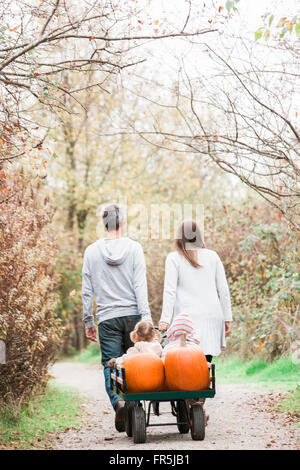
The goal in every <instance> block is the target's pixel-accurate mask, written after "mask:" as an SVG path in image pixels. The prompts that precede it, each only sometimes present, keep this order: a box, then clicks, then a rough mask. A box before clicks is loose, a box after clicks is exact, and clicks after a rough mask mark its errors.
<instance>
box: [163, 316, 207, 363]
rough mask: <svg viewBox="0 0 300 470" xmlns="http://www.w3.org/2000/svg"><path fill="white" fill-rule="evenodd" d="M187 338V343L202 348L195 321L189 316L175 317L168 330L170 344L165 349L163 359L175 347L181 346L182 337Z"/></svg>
mask: <svg viewBox="0 0 300 470" xmlns="http://www.w3.org/2000/svg"><path fill="white" fill-rule="evenodd" d="M183 334H184V335H185V336H186V342H187V343H188V344H189V343H190V344H195V345H197V346H200V340H199V337H198V335H197V332H196V330H195V328H194V324H193V321H192V319H191V317H190V315H189V314H187V313H181V314H179V315H177V316H176V317H175V319H174V320H173V322H172V324H171V326H170V328H169V329H168V330H167V333H166V335H167V339H168V342H167V344H166V346H165V347H164V349H163V353H162V358H163V359H164V358H165V356H166V354H167V352H168V351H169V350H170V349H171V348H174V347H175V346H180V339H181V337H182V335H183Z"/></svg>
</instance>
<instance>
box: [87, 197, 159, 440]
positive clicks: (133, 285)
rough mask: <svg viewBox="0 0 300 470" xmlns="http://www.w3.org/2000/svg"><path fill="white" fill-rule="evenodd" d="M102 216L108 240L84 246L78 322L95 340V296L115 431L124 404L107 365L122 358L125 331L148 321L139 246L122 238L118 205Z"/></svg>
mask: <svg viewBox="0 0 300 470" xmlns="http://www.w3.org/2000/svg"><path fill="white" fill-rule="evenodd" d="M102 218H103V223H104V226H105V228H106V230H107V237H106V238H102V239H101V238H100V239H99V240H97V241H96V242H95V243H92V244H91V245H89V246H88V247H87V249H86V250H85V253H84V261H83V268H82V303H83V321H84V323H85V328H86V336H87V338H89V339H90V340H91V341H97V336H96V327H95V323H94V316H93V299H94V297H95V300H96V305H97V310H96V318H97V323H98V332H99V340H100V349H101V354H102V364H103V367H104V377H105V388H106V392H107V394H108V396H109V398H110V401H111V404H112V406H113V407H114V409H115V411H116V415H115V424H116V428H117V430H118V431H124V430H125V423H124V421H125V420H124V417H125V406H124V405H125V404H124V401H123V400H120V398H119V397H118V395H116V394H115V393H113V392H112V390H111V389H110V369H109V367H107V362H108V361H109V360H110V359H111V358H113V357H119V356H121V355H122V354H124V353H125V352H126V350H127V349H128V348H129V347H130V346H132V342H131V340H130V337H129V333H130V332H131V331H132V330H133V329H134V327H135V325H136V323H137V322H138V321H140V320H141V319H143V320H151V313H150V309H149V304H148V293H147V280H146V264H145V258H144V253H143V249H142V247H141V245H140V244H139V243H138V242H136V241H133V240H131V239H130V238H127V237H123V236H122V235H123V233H124V227H125V214H124V212H123V210H122V208H121V207H120V206H118V205H117V204H110V205H109V206H107V207H105V209H104V211H103V215H102ZM151 321H152V320H151Z"/></svg>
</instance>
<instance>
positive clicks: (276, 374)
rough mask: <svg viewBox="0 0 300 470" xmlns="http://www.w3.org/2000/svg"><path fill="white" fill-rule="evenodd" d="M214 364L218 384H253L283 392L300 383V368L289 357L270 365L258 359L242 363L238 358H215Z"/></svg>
mask: <svg viewBox="0 0 300 470" xmlns="http://www.w3.org/2000/svg"><path fill="white" fill-rule="evenodd" d="M214 362H215V364H216V378H217V381H218V382H219V383H247V384H251V383H254V384H261V385H262V386H264V387H267V388H270V387H271V388H280V389H283V390H288V389H289V388H291V387H292V388H295V387H296V386H297V384H299V383H300V366H299V364H295V363H294V362H293V361H292V360H291V358H290V357H281V358H279V359H276V360H275V361H273V362H271V363H268V362H265V361H262V360H260V359H258V360H253V361H243V360H241V359H239V358H238V357H228V358H226V357H225V358H224V359H223V358H216V360H215V361H214Z"/></svg>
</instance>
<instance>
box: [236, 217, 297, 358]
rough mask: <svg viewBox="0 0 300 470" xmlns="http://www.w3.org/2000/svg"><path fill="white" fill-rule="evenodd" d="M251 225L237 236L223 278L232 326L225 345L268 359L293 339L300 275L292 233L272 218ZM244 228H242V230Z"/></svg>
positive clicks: (288, 347) (287, 347)
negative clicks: (229, 299) (228, 290)
mask: <svg viewBox="0 0 300 470" xmlns="http://www.w3.org/2000/svg"><path fill="white" fill-rule="evenodd" d="M267 219H268V216H267V214H266V213H264V216H263V221H264V222H265V223H263V221H262V222H261V223H258V221H256V223H254V224H253V226H252V230H251V231H250V233H245V232H244V233H242V234H241V236H240V239H239V240H238V241H237V254H238V257H234V259H232V260H231V263H230V268H229V273H228V274H229V282H230V286H231V294H232V299H233V312H234V319H235V324H234V331H233V335H232V338H231V340H230V344H231V347H232V349H233V350H241V351H242V354H243V355H244V357H252V356H253V355H261V356H263V357H264V358H267V359H273V358H275V357H278V356H281V355H283V354H286V353H292V348H293V347H294V345H296V344H297V342H298V341H299V337H298V333H297V328H296V325H297V323H298V322H299V308H297V305H298V303H299V292H300V278H299V273H298V268H297V266H298V263H299V255H298V253H297V249H296V248H297V236H296V235H295V234H294V233H293V232H289V231H288V229H287V228H286V227H285V226H284V225H282V224H280V223H278V222H277V223H275V222H270V223H269V224H268V223H266V222H267ZM247 231H248V230H247Z"/></svg>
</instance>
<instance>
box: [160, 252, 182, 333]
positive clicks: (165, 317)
mask: <svg viewBox="0 0 300 470" xmlns="http://www.w3.org/2000/svg"><path fill="white" fill-rule="evenodd" d="M177 282H178V260H177V259H176V257H174V256H170V255H168V256H167V259H166V266H165V282H164V294H163V307H162V315H161V318H160V321H163V322H166V323H169V324H170V323H171V321H172V317H173V312H174V305H175V300H176V291H177Z"/></svg>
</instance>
